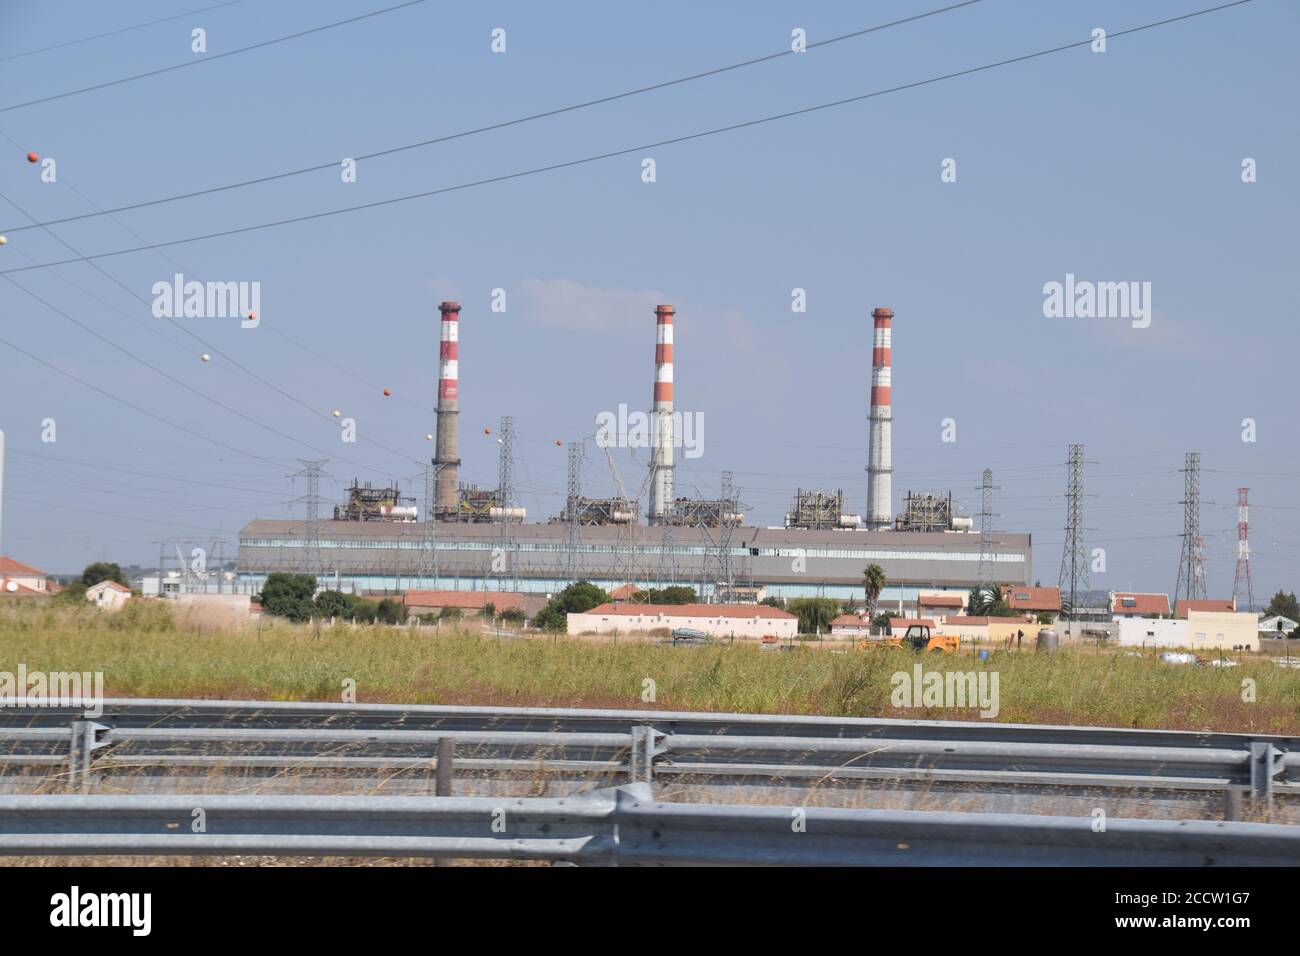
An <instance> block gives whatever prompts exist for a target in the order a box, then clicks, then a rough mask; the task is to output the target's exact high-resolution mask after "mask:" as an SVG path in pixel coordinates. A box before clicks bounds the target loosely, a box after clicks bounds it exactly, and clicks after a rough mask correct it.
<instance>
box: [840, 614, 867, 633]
mask: <svg viewBox="0 0 1300 956" xmlns="http://www.w3.org/2000/svg"><path fill="white" fill-rule="evenodd" d="M869 636H871V622H870V621H869V620H867V619H866V618H865V617H859V616H858V615H856V614H841V615H840V616H839V617H837V618H835V619H833V620H832V621H831V637H869Z"/></svg>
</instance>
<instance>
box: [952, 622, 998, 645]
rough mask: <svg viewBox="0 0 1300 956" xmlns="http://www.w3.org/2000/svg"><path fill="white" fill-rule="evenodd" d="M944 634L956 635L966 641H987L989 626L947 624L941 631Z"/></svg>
mask: <svg viewBox="0 0 1300 956" xmlns="http://www.w3.org/2000/svg"><path fill="white" fill-rule="evenodd" d="M940 630H942V632H943V633H944V634H955V635H956V636H957V637H960V638H961V639H962V642H963V643H964V642H966V641H987V640H988V639H989V626H988V625H987V624H952V623H947V624H944V626H943V627H942V628H941V629H940Z"/></svg>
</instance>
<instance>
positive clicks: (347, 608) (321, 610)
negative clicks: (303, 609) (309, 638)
mask: <svg viewBox="0 0 1300 956" xmlns="http://www.w3.org/2000/svg"><path fill="white" fill-rule="evenodd" d="M356 602H357V599H356V598H355V597H353V596H352V595H351V594H344V593H343V592H342V591H321V592H320V594H318V595H316V600H315V601H313V602H312V604H313V606H314V608H315V616H316V617H326V618H329V617H337V618H344V619H346V618H350V617H352V608H353V606H354V605H355V604H356Z"/></svg>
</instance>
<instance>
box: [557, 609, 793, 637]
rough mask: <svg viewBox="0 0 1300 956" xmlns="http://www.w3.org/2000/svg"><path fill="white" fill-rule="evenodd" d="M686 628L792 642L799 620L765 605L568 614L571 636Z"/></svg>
mask: <svg viewBox="0 0 1300 956" xmlns="http://www.w3.org/2000/svg"><path fill="white" fill-rule="evenodd" d="M675 628H688V629H690V630H693V631H700V632H702V633H704V634H707V635H709V636H710V637H738V638H754V639H756V638H761V637H778V638H783V639H789V640H792V639H793V638H794V637H795V635H796V634H798V632H799V618H797V617H795V616H794V615H793V614H790V613H788V612H786V611H782V610H781V609H780V608H775V607H768V606H767V605H766V604H743V605H741V604H601V605H599V606H597V607H593V608H592V609H591V610H590V611H586V612H584V613H582V614H570V615H569V627H568V630H569V633H570V634H638V633H641V634H644V633H649V632H650V631H659V630H673V629H675Z"/></svg>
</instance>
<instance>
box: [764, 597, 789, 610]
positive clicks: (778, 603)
mask: <svg viewBox="0 0 1300 956" xmlns="http://www.w3.org/2000/svg"><path fill="white" fill-rule="evenodd" d="M758 603H759V604H765V605H767V606H768V607H774V608H779V609H780V610H782V611H784V610H785V598H779V597H765V598H763V600H761V601H759V602H758Z"/></svg>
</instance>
